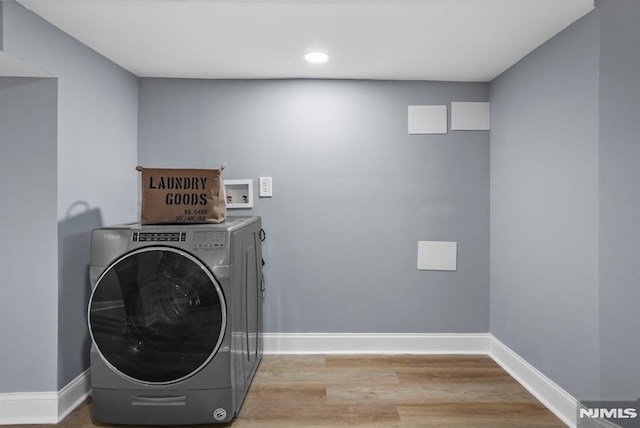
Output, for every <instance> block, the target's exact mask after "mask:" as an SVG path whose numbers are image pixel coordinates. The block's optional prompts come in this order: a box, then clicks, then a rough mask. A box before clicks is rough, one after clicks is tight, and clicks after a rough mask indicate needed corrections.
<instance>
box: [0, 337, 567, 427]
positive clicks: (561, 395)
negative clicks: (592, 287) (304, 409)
mask: <svg viewBox="0 0 640 428" xmlns="http://www.w3.org/2000/svg"><path fill="white" fill-rule="evenodd" d="M264 353H265V354H267V355H270V354H271V355H273V354H299V355H302V354H477V355H488V356H490V357H491V358H493V359H494V360H495V361H496V362H497V363H498V364H499V365H500V366H502V367H503V368H504V369H505V370H506V371H507V372H508V373H509V374H510V375H511V376H512V377H513V378H514V379H515V380H517V381H518V382H519V383H520V384H522V386H524V387H525V388H526V389H527V390H528V391H529V392H530V393H531V394H532V395H533V396H534V397H536V398H537V399H538V400H539V401H540V402H541V403H542V404H544V405H545V406H546V407H547V408H548V409H549V410H550V411H551V412H553V413H554V414H555V415H556V416H557V417H558V418H559V419H560V420H562V421H563V422H564V423H566V424H567V425H569V427H572V428H573V427H575V426H576V416H577V406H578V400H576V399H575V398H574V397H572V396H571V394H569V393H568V392H566V391H565V390H564V389H562V388H561V387H560V386H559V385H557V384H556V383H554V382H553V381H552V380H551V379H549V378H548V377H546V376H545V375H544V374H542V373H541V372H540V371H539V370H537V369H536V368H535V367H533V366H532V365H531V364H529V363H528V362H527V361H526V360H524V359H523V358H522V357H520V356H519V355H518V354H516V353H515V352H513V351H512V350H511V349H510V348H509V347H507V346H506V345H505V344H503V343H502V342H500V340H498V339H497V338H495V337H494V336H493V335H492V334H489V333H452V334H439V333H438V334H429V333H428V334H422V333H400V334H392V333H381V334H375V333H353V334H351V333H335V334H329V333H326V334H325V333H265V334H264ZM90 393H91V380H90V370H87V371H85V372H84V373H82V374H80V375H79V376H78V377H77V378H76V379H74V380H73V381H72V382H70V383H69V384H68V385H66V386H65V387H64V388H62V389H61V390H60V391H59V392H34V393H8V394H0V425H5V424H55V423H58V422H60V421H61V420H62V419H64V417H65V416H67V415H68V414H69V413H71V411H73V409H75V408H76V407H77V406H78V405H79V404H80V403H82V402H83V401H84V400H85V399H86V398H87V397H88V396H89V394H90Z"/></svg>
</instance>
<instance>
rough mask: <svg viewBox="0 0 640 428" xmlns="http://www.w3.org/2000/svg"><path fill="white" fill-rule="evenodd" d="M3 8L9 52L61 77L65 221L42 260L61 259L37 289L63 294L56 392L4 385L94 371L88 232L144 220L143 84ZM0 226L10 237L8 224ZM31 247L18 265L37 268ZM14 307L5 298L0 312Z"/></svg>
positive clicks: (38, 22)
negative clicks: (140, 214) (140, 166)
mask: <svg viewBox="0 0 640 428" xmlns="http://www.w3.org/2000/svg"><path fill="white" fill-rule="evenodd" d="M2 6H3V9H4V27H3V32H4V48H5V51H6V52H8V53H10V54H12V55H14V56H16V57H19V58H21V59H23V60H25V61H27V62H29V63H30V64H32V65H34V66H37V67H40V68H42V69H44V70H46V71H48V72H49V73H51V74H53V75H54V76H56V77H58V79H57V82H58V102H57V109H55V108H54V112H56V111H57V116H58V140H57V147H56V150H57V160H56V162H57V164H56V165H54V167H56V168H57V177H56V181H57V188H56V192H55V194H56V195H57V199H55V200H54V201H55V202H54V212H53V213H51V214H50V215H51V218H46V219H45V221H50V220H52V221H57V223H58V228H57V234H58V237H57V246H56V248H54V249H53V250H52V251H51V252H47V253H46V254H43V257H44V258H45V260H44V261H43V262H42V263H49V262H51V260H54V263H56V264H57V266H58V268H57V269H56V270H55V271H53V274H54V275H56V273H55V272H56V271H57V277H54V279H49V281H48V282H47V283H45V282H40V283H35V284H34V285H33V287H36V290H40V292H41V293H42V295H48V294H50V293H51V290H52V289H51V287H52V285H53V287H54V289H53V290H54V291H55V294H56V297H55V298H53V299H50V300H49V301H50V302H53V303H52V304H53V305H54V306H55V307H57V313H58V317H57V320H55V319H54V320H53V322H55V323H56V324H55V325H56V326H57V327H56V328H55V329H54V331H55V334H54V335H53V336H52V337H53V338H54V340H55V338H56V337H57V339H58V356H57V357H53V360H52V361H51V362H52V363H53V364H57V369H56V370H57V373H56V375H57V378H58V380H57V385H54V387H51V386H50V384H49V383H48V382H44V379H40V380H39V379H36V380H34V381H33V384H30V385H29V389H24V386H23V385H22V384H20V383H18V384H12V383H10V384H6V385H3V387H5V388H8V389H7V390H8V391H19V392H24V391H46V390H57V389H60V388H62V387H63V386H65V385H66V384H67V383H69V382H70V381H71V380H73V379H74V378H75V377H76V376H78V375H79V374H80V373H82V372H83V371H84V370H86V369H87V368H88V367H89V361H88V355H87V352H88V347H89V336H88V331H87V328H86V305H87V299H88V291H89V281H88V275H87V269H88V268H87V266H88V262H89V251H88V250H89V234H90V231H91V229H92V228H94V227H98V226H101V225H102V224H106V223H118V222H124V221H134V220H135V219H136V217H137V187H138V183H137V181H136V180H137V176H136V173H135V170H134V168H135V165H136V158H137V110H138V79H137V78H136V77H135V76H133V75H132V74H130V73H128V72H127V71H125V70H123V69H122V68H120V67H118V66H116V65H115V64H113V63H111V62H110V61H108V60H106V59H105V58H104V57H102V56H100V55H98V54H97V53H96V52H94V51H92V50H90V49H89V48H87V47H86V46H84V45H82V44H81V43H79V42H78V41H76V40H75V39H72V38H71V37H69V36H68V35H66V34H65V33H63V32H61V31H60V30H58V29H56V28H55V27H53V26H51V25H50V24H48V23H47V22H45V21H44V20H42V19H41V18H39V17H38V16H36V15H35V14H33V13H31V12H29V11H27V10H26V9H24V8H23V7H22V6H21V5H19V4H17V3H15V2H12V1H11V2H2ZM34 126H36V127H37V126H38V123H37V122H36V123H34ZM30 144H31V143H30ZM33 144H35V143H33ZM31 153H37V152H36V151H35V150H34V151H32V152H31ZM1 227H2V230H3V231H4V230H5V225H4V224H3V225H2V226H1ZM32 246H33V243H25V244H24V246H23V247H20V246H18V248H13V251H15V252H16V254H19V256H16V259H19V260H20V263H19V264H17V265H16V269H20V270H22V271H34V266H38V268H39V266H40V265H39V264H38V265H34V258H33V257H32V256H31V253H32ZM38 263H41V262H40V261H38ZM55 278H57V281H56V279H55ZM56 283H57V284H58V285H57V286H55V284H56ZM25 302H26V301H25ZM12 304H14V303H13V302H10V301H5V300H4V299H3V300H2V301H1V302H0V313H2V312H3V311H4V310H5V306H7V305H12ZM26 307H28V305H27V303H24V308H26ZM24 308H23V309H24ZM49 321H50V320H47V321H46V322H49ZM43 322H45V320H43V319H41V318H40V317H39V314H38V313H37V312H36V316H31V317H25V320H24V323H25V326H24V327H22V328H23V329H24V330H25V331H29V330H31V329H33V328H40V325H41V324H42V323H43ZM4 343H5V342H4V341H3V345H4ZM10 346H11V348H13V350H14V352H17V354H18V355H23V356H24V355H30V354H33V353H37V352H38V347H39V345H38V344H37V343H34V342H31V341H24V340H21V341H20V342H15V343H11V345H10ZM4 370H6V367H4V366H3V367H0V377H2V372H3V371H4ZM39 382H40V383H39Z"/></svg>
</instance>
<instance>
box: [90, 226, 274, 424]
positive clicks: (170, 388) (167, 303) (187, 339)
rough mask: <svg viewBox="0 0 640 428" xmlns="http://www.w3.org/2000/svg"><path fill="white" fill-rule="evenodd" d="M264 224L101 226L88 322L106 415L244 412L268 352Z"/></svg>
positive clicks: (164, 417)
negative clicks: (265, 349)
mask: <svg viewBox="0 0 640 428" xmlns="http://www.w3.org/2000/svg"><path fill="white" fill-rule="evenodd" d="M260 231H261V220H260V217H255V216H253V217H230V218H228V219H227V220H226V221H225V222H224V223H221V224H194V225H140V224H124V225H117V226H111V227H103V228H100V229H96V230H94V232H93V235H92V241H91V264H90V279H91V286H92V293H91V299H90V301H89V314H88V318H89V320H88V321H89V332H90V335H91V339H92V345H91V382H92V393H93V417H94V419H95V420H96V421H97V422H102V423H113V424H126V425H187V424H207V423H215V422H228V421H230V420H232V419H233V418H235V416H236V415H237V413H238V411H239V410H240V406H241V405H242V402H243V400H244V397H245V396H246V393H247V390H248V388H249V386H250V384H251V380H252V378H253V375H254V374H255V372H256V370H257V367H258V364H259V363H260V360H261V358H262V296H263V294H262V292H263V290H262V248H261V241H260Z"/></svg>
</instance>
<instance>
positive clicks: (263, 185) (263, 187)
mask: <svg viewBox="0 0 640 428" xmlns="http://www.w3.org/2000/svg"><path fill="white" fill-rule="evenodd" d="M258 184H259V187H260V191H259V192H260V197H261V198H271V197H272V196H273V180H272V179H271V177H258Z"/></svg>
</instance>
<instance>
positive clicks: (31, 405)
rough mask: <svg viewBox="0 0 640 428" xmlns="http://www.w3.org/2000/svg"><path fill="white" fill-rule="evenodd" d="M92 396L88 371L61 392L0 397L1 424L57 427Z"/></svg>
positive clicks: (13, 394)
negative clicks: (52, 425)
mask: <svg viewBox="0 0 640 428" xmlns="http://www.w3.org/2000/svg"><path fill="white" fill-rule="evenodd" d="M90 393H91V380H90V376H89V370H87V371H85V372H84V373H81V374H80V375H79V376H78V377H76V378H75V379H74V380H73V381H71V382H70V383H69V384H68V385H66V386H65V387H64V388H62V389H61V390H60V391H58V392H18V393H6V394H0V425H22V424H57V423H58V422H60V421H62V419H64V418H65V417H66V416H67V415H68V414H69V413H71V412H72V411H73V409H75V408H76V407H77V406H78V405H79V404H80V403H82V402H83V401H84V400H85V399H86V398H87V397H88V396H89V394H90Z"/></svg>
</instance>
